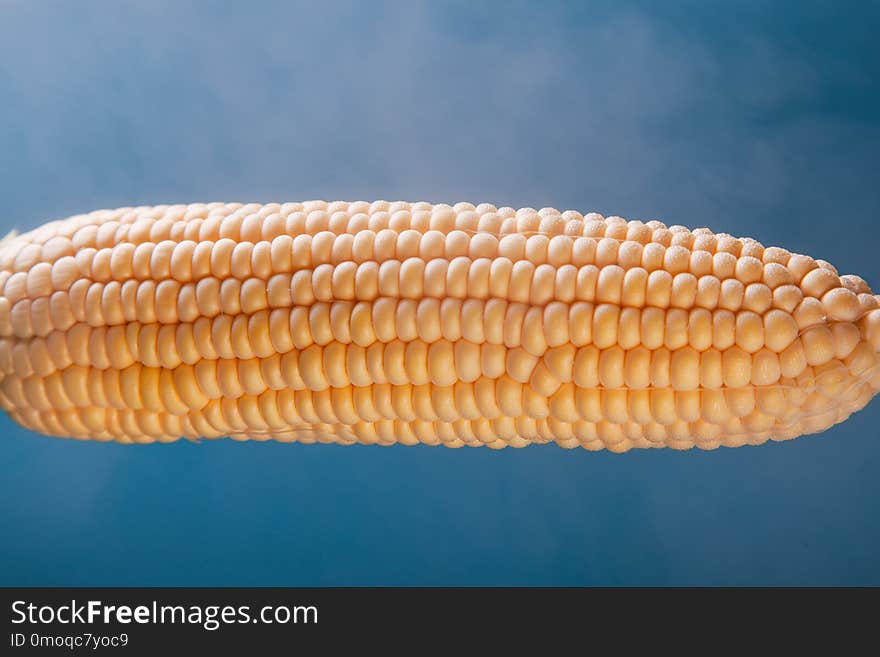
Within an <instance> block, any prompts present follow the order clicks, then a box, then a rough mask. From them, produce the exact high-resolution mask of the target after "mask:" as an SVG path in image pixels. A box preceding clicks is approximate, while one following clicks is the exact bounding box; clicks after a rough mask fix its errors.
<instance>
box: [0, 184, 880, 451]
mask: <svg viewBox="0 0 880 657" xmlns="http://www.w3.org/2000/svg"><path fill="white" fill-rule="evenodd" d="M878 351H880V303H878V297H877V296H875V295H873V294H872V293H871V290H870V288H869V287H868V286H867V284H866V283H865V282H864V281H863V280H862V279H861V278H859V277H857V276H851V275H847V276H840V275H838V273H837V271H836V270H835V268H834V267H833V266H832V265H830V264H829V263H827V262H824V261H822V260H814V259H812V258H810V257H807V256H803V255H797V254H792V253H789V252H788V251H786V250H785V249H781V248H777V247H766V248H765V247H764V246H762V245H761V244H759V243H758V242H756V241H754V240H751V239H737V238H734V237H731V236H730V235H727V234H713V233H712V232H710V231H709V230H708V229H697V230H694V231H690V230H688V229H686V228H684V227H681V226H669V227H667V226H665V225H664V224H662V223H660V222H657V221H649V222H646V223H643V222H640V221H629V222H627V221H625V220H624V219H621V218H620V217H607V218H605V217H602V216H600V215H598V214H595V213H591V214H587V215H581V214H579V213H577V212H573V211H566V212H559V211H557V210H555V209H552V208H544V209H541V210H534V209H532V208H524V209H521V210H514V209H513V208H509V207H503V208H496V207H495V206H492V205H489V204H481V205H478V206H474V205H471V204H468V203H458V204H456V205H454V206H449V205H443V204H439V205H431V204H428V203H405V202H395V203H388V202H384V201H377V202H375V203H372V204H370V203H365V202H357V203H348V202H333V203H327V202H323V201H310V202H306V203H285V204H267V205H257V204H248V205H243V204H239V203H225V204H224V203H210V204H193V205H174V206H156V207H137V208H120V209H117V210H101V211H96V212H92V213H90V214H87V215H80V216H75V217H70V218H68V219H66V220H63V221H55V222H51V223H48V224H46V225H44V226H42V227H40V228H38V229H36V230H33V231H31V232H29V233H25V234H23V235H20V236H13V237H10V238H7V239H6V240H4V241H3V242H2V244H0V405H2V407H3V408H4V409H5V410H6V411H7V412H8V413H9V414H10V416H11V417H12V418H13V419H14V420H15V421H16V422H18V423H19V424H21V425H23V426H25V427H27V428H29V429H32V430H34V431H38V432H41V433H45V434H49V435H54V436H69V437H75V438H83V439H87V438H90V439H95V440H104V441H107V440H115V441H118V442H124V443H133V442H134V443H137V442H152V441H163V442H167V441H173V440H177V439H178V438H180V437H185V438H191V439H195V438H199V437H206V438H214V437H221V436H231V437H232V438H236V439H256V440H265V439H270V438H272V439H276V440H280V441H299V442H306V443H310V442H336V443H343V444H352V443H378V444H383V445H387V444H392V443H396V442H400V443H404V444H416V443H426V444H430V445H446V446H449V447H459V446H463V445H470V446H479V445H487V446H489V447H494V448H500V447H507V446H513V447H521V446H525V445H528V444H530V443H547V442H555V443H557V444H559V445H561V446H563V447H576V446H582V447H585V448H587V449H603V448H607V449H609V450H612V451H618V452H621V451H626V450H628V449H630V448H632V447H662V446H669V447H674V448H679V449H684V448H690V447H693V446H697V447H701V448H707V449H708V448H714V447H718V446H720V445H725V446H731V447H733V446H739V445H743V444H757V443H762V442H764V441H766V440H768V439H772V440H785V439H789V438H794V437H796V436H799V435H801V434H806V433H815V432H819V431H823V430H824V429H827V428H828V427H830V426H832V425H833V424H835V423H837V422H841V421H842V420H844V419H846V418H847V417H848V416H849V415H850V414H852V413H853V412H855V411H857V410H859V409H861V408H862V407H864V406H865V405H866V404H867V403H868V401H869V400H870V399H871V398H872V397H873V396H874V395H875V394H876V393H877V391H878V389H880V367H878Z"/></svg>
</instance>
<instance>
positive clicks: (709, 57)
mask: <svg viewBox="0 0 880 657" xmlns="http://www.w3.org/2000/svg"><path fill="white" fill-rule="evenodd" d="M319 5H320V6H321V8H318V7H319ZM878 18H880V5H878V3H877V2H865V3H835V2H804V1H798V2H795V1H777V2H741V1H738V2H703V1H692V2H663V3H659V2H642V3H640V2H629V3H621V2H594V3H582V2H572V3H548V2H540V3H539V2H533V3H523V2H517V3H503V4H502V3H498V4H488V3H475V2H457V3H451V4H448V3H425V4H420V3H414V2H406V3H403V2H401V3H387V4H380V3H373V2H370V3H309V4H302V5H300V4H295V3H290V2H271V3H268V2H267V3H262V2H246V3H245V2H237V3H236V2H228V1H227V2H216V3H212V2H200V3H175V2H164V1H160V0H143V1H141V2H118V1H117V2H95V1H91V2H32V1H28V0H17V1H16V0H4V1H3V2H2V3H0V190H2V201H3V202H2V215H0V228H2V229H3V230H6V229H9V228H12V227H18V228H29V227H33V226H35V225H37V224H38V223H40V222H42V221H44V220H46V219H50V218H60V217H63V216H66V215H68V214H73V213H77V212H81V211H85V210H90V209H94V208H99V207H113V206H119V205H134V204H142V203H144V204H146V203H174V202H186V201H191V200H198V201H210V200H241V201H269V200H277V201H284V200H301V199H309V198H327V199H336V198H345V199H359V198H364V199H376V198H385V199H398V198H404V199H411V200H418V199H425V200H431V201H437V202H440V201H449V202H455V201H457V200H470V201H473V202H480V201H488V202H494V203H497V204H499V205H505V204H506V205H513V206H525V205H529V206H533V207H536V208H539V207H542V206H546V205H553V206H555V207H559V208H576V209H580V210H583V211H587V210H596V211H599V212H604V213H613V214H620V215H623V216H626V217H630V218H641V219H644V220H648V219H653V218H660V219H663V220H666V221H668V222H670V223H680V224H685V225H689V226H692V227H697V226H709V227H710V228H712V229H715V230H719V231H729V232H732V233H735V234H740V235H749V236H753V237H755V238H757V239H759V240H761V241H763V242H764V243H765V244H779V245H783V246H785V247H788V248H790V249H792V250H795V251H800V252H805V253H809V254H813V255H815V256H816V257H822V258H825V259H827V260H829V261H831V262H834V263H837V264H838V265H839V266H840V268H841V269H842V270H843V271H846V272H854V273H859V274H861V275H862V276H864V277H865V278H866V279H867V280H868V281H869V282H870V283H872V284H874V285H875V286H877V285H880V261H878V258H877V249H878V240H877V238H876V235H877V229H876V228H875V225H876V221H877V220H878V218H880V212H878V210H880V192H878V188H880V186H878V180H880V176H878V173H880V172H878V161H880V159H878V153H880V122H878V116H880V93H878V77H880V46H878V41H877V39H876V32H877V27H878ZM878 421H880V402H875V403H874V404H873V405H872V406H870V407H869V408H867V409H866V410H865V411H863V412H861V413H859V414H858V415H857V416H855V417H853V418H851V419H850V420H849V421H848V422H846V423H845V424H843V425H841V426H838V427H836V428H834V429H832V430H830V431H828V432H826V433H824V434H823V435H821V436H817V437H810V438H804V439H801V440H798V441H794V442H791V443H786V444H780V445H777V444H771V445H767V446H764V447H760V448H742V449H737V450H726V449H722V450H718V451H715V452H709V453H702V452H697V451H694V452H687V453H676V452H672V451H651V452H631V453H629V454H627V455H625V456H615V455H613V454H605V453H601V454H593V453H588V452H585V451H580V450H579V451H565V450H561V449H558V448H555V447H543V448H541V447H533V448H529V449H525V450H507V451H504V452H501V453H497V452H491V451H489V450H470V449H464V450H442V449H438V448H427V447H424V448H423V447H418V448H405V447H394V448H385V449H382V448H363V447H347V448H336V447H323V446H296V445H280V444H236V443H231V442H230V441H219V442H215V443H208V444H201V445H193V444H188V443H181V444H176V445H171V446H163V445H155V446H146V447H134V448H133V447H123V446H116V445H104V444H88V443H78V442H73V441H63V440H53V439H49V438H44V437H41V436H37V435H33V434H30V433H28V432H27V431H24V430H22V429H19V428H17V427H16V426H15V425H13V423H12V422H11V421H10V420H9V419H8V418H6V417H5V416H3V417H2V418H0V442H2V448H0V531H2V540H0V583H2V584H19V585H28V584H41V585H50V584H80V585H82V584H93V585H126V584H127V585H136V584H157V585H160V584H166V585H167V584H179V585H184V584H188V585H197V584H201V585H219V584H229V585H234V584H238V585H249V584H253V585H265V584H285V585H325V584H332V585H335V584H350V585H366V584H652V585H653V584H869V583H872V584H880V559H878V553H880V513H878V511H877V502H878V499H880V476H878V475H880V435H878V434H880V431H878Z"/></svg>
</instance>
